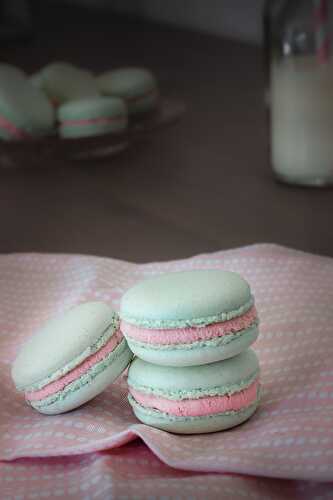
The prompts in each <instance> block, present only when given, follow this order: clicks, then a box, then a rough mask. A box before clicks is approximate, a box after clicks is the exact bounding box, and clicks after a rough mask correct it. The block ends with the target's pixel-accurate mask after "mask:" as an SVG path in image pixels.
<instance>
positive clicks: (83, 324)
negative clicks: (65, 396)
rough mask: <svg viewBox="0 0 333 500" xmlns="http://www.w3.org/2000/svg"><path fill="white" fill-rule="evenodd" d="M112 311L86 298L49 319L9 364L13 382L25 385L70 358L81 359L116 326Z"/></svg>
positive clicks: (50, 374)
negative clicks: (83, 301) (105, 333)
mask: <svg viewBox="0 0 333 500" xmlns="http://www.w3.org/2000/svg"><path fill="white" fill-rule="evenodd" d="M114 314H115V313H113V311H112V309H111V308H110V307H108V306H107V305H106V304H104V303H101V302H87V303H84V304H80V305H78V306H76V307H74V308H73V309H71V310H69V311H67V313H65V314H64V315H62V316H60V317H58V318H55V319H53V320H51V321H49V322H48V323H47V324H46V325H45V326H44V327H43V328H42V329H41V330H40V331H39V332H37V333H36V334H35V335H34V336H33V337H31V338H30V339H29V340H28V342H27V343H26V344H24V345H23V347H22V348H21V351H20V352H19V354H18V356H17V358H16V360H15V362H14V364H13V368H12V377H13V380H14V382H15V384H16V386H17V387H18V388H19V389H26V388H27V387H29V386H31V385H33V384H36V383H39V382H41V381H43V379H45V378H47V377H50V376H52V374H53V373H54V372H55V371H57V370H59V369H62V368H63V367H65V366H66V365H68V364H69V363H73V360H77V364H78V363H79V362H81V361H82V360H83V359H84V358H85V357H86V356H88V355H89V354H90V349H91V346H92V345H94V343H95V342H96V341H97V340H98V339H99V338H100V337H101V335H102V334H103V332H105V331H106V330H107V329H108V328H110V327H111V328H112V329H115V327H116V323H117V321H116V317H115V315H114ZM112 322H115V323H113V324H112ZM111 333H112V332H110V334H111Z"/></svg>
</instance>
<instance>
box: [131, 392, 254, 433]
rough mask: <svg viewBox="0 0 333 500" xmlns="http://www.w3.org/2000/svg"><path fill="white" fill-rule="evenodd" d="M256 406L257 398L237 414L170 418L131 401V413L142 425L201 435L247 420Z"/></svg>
mask: <svg viewBox="0 0 333 500" xmlns="http://www.w3.org/2000/svg"><path fill="white" fill-rule="evenodd" d="M258 404H259V397H258V400H257V401H256V403H254V404H253V405H251V406H249V407H248V408H246V409H244V410H242V411H238V412H232V413H229V414H217V415H209V416H205V417H172V416H171V415H168V414H166V413H160V412H157V411H151V410H147V409H145V408H143V407H142V406H140V405H138V404H137V403H136V402H135V401H133V400H131V405H132V408H133V411H134V413H135V415H136V417H137V418H138V419H139V420H140V421H141V422H142V423H144V424H146V425H149V426H152V427H156V428H157V429H161V430H164V431H168V432H173V433H175V434H201V433H210V432H217V431H223V430H226V429H230V428H232V427H235V426H236V425H239V424H241V423H243V422H245V421H246V420H247V419H249V418H250V417H251V416H252V415H253V414H254V412H255V411H256V409H257V407H258Z"/></svg>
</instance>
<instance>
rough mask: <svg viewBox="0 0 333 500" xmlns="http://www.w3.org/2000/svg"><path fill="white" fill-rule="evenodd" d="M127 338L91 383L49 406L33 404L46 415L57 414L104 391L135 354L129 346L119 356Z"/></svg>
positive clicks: (75, 406) (71, 408) (73, 407)
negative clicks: (109, 362)
mask: <svg viewBox="0 0 333 500" xmlns="http://www.w3.org/2000/svg"><path fill="white" fill-rule="evenodd" d="M124 342H126V341H125V340H124V341H123V342H122V343H121V344H120V345H119V346H118V347H117V348H116V349H115V351H114V353H115V359H114V360H113V361H112V363H111V364H110V365H109V366H108V367H107V368H106V369H105V370H104V371H102V372H101V373H99V374H98V375H97V376H96V377H95V378H93V379H92V380H91V382H90V383H88V384H85V385H83V386H82V387H81V388H80V389H78V390H76V391H74V392H72V393H71V394H69V395H68V396H67V397H66V398H65V399H60V400H59V401H56V402H55V403H53V404H50V405H48V406H42V407H39V406H38V405H34V404H33V403H32V404H31V406H33V407H34V408H35V409H36V410H37V411H39V412H40V413H43V414H45V415H56V414H59V413H65V412H67V411H70V410H73V409H75V408H78V407H79V406H81V405H83V404H84V403H86V402H87V401H90V400H91V399H93V398H94V397H96V396H97V395H98V394H100V393H101V392H103V391H104V390H105V389H106V388H107V387H108V386H109V385H110V384H112V383H113V382H114V381H115V380H116V379H117V378H118V377H119V376H120V375H121V373H122V372H123V371H124V370H125V369H126V367H127V366H128V364H129V363H130V361H131V359H132V356H133V354H132V353H131V351H130V350H129V349H128V348H125V349H124V350H123V352H122V353H121V354H120V355H119V356H117V351H120V350H122V349H123V347H124V345H123V344H124Z"/></svg>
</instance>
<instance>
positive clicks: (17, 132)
mask: <svg viewBox="0 0 333 500" xmlns="http://www.w3.org/2000/svg"><path fill="white" fill-rule="evenodd" d="M0 127H1V128H3V129H5V130H7V132H9V133H10V134H11V135H12V136H13V137H14V138H15V139H30V138H31V137H30V135H29V134H28V133H27V132H25V131H24V130H22V129H19V128H17V127H16V126H15V125H13V123H11V122H10V121H8V120H7V119H6V118H4V117H3V116H0Z"/></svg>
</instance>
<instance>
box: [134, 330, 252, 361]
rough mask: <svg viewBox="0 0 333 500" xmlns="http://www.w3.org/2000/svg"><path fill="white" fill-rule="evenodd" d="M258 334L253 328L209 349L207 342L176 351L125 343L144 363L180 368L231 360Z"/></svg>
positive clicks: (250, 343) (248, 345)
mask: <svg viewBox="0 0 333 500" xmlns="http://www.w3.org/2000/svg"><path fill="white" fill-rule="evenodd" d="M258 334H259V330H258V327H257V326H253V327H250V328H248V329H247V330H244V331H243V332H242V333H241V334H240V335H239V336H238V335H233V336H232V335H230V336H228V337H233V340H231V341H230V342H228V343H222V344H221V345H216V344H215V345H214V342H213V343H212V347H210V346H209V341H207V342H206V345H203V346H201V345H200V346H198V347H193V348H190V349H189V348H188V347H185V348H183V349H181V348H180V347H178V348H177V349H170V348H169V349H163V348H161V349H156V348H154V349H152V348H150V347H149V344H146V345H144V346H143V345H142V344H141V345H140V344H138V343H136V342H133V341H132V340H131V339H129V338H127V342H128V345H129V347H130V349H131V350H132V351H133V353H134V354H135V355H136V356H138V357H139V358H141V359H142V360H144V361H147V362H149V363H154V364H156V365H162V366H173V367H181V366H193V365H204V364H207V363H214V362H215V361H222V360H226V359H228V358H232V357H234V356H236V355H237V354H239V353H241V352H243V351H245V350H246V349H247V348H248V347H250V346H251V345H252V344H253V343H254V342H255V341H256V339H257V337H258ZM225 338H226V337H222V338H221V339H225Z"/></svg>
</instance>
